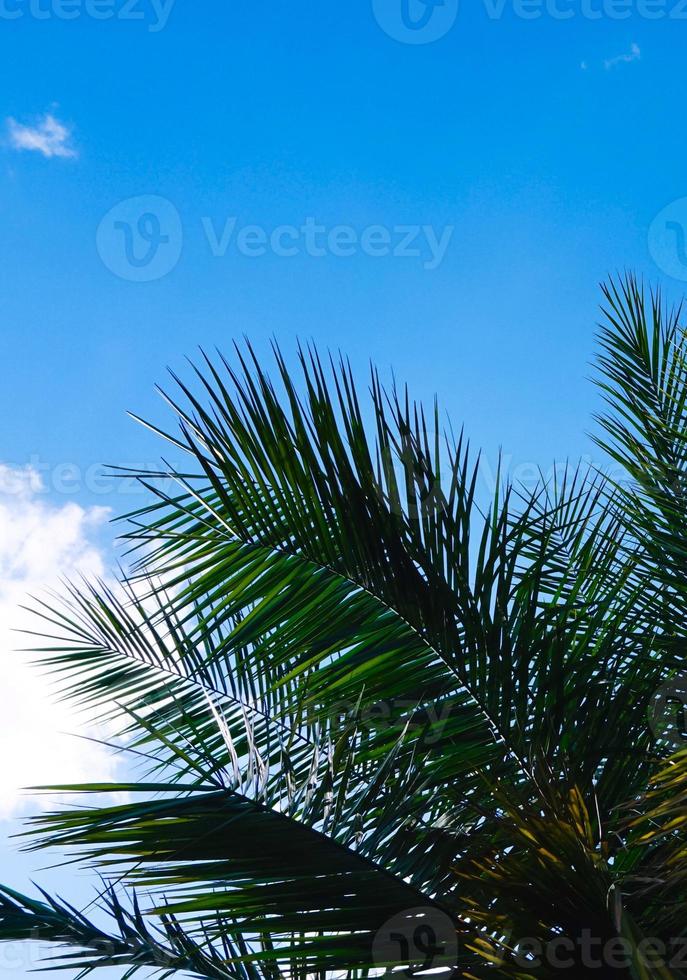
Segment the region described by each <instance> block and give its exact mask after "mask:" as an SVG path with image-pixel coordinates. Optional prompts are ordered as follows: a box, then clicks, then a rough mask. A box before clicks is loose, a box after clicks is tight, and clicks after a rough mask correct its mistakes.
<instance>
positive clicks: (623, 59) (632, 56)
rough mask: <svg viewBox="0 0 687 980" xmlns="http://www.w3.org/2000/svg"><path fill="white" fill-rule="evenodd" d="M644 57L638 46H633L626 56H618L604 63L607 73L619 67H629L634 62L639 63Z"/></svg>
mask: <svg viewBox="0 0 687 980" xmlns="http://www.w3.org/2000/svg"><path fill="white" fill-rule="evenodd" d="M641 57H642V52H641V50H640V48H639V45H638V44H632V45H631V47H630V50H629V51H627V52H626V53H625V54H619V55H616V57H615V58H607V59H606V61H604V68H605V69H606V71H610V69H611V68H617V67H618V65H629V64H630V63H631V62H633V61H639V60H640V59H641Z"/></svg>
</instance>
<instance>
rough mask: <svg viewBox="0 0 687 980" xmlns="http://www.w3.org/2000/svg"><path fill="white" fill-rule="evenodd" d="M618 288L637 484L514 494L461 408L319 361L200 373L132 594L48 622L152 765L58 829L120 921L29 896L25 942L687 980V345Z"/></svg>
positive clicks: (624, 451) (358, 969)
mask: <svg viewBox="0 0 687 980" xmlns="http://www.w3.org/2000/svg"><path fill="white" fill-rule="evenodd" d="M604 297H605V298H604V317H605V320H604V325H603V326H602V328H601V332H600V338H599V342H600V356H599V361H598V365H599V369H600V373H599V378H598V383H599V384H600V386H601V389H602V391H603V393H604V395H605V398H606V401H607V404H608V408H607V412H606V413H605V414H604V415H603V416H602V417H601V418H600V419H599V425H600V430H599V431H600V433H601V434H600V435H599V436H598V441H599V442H600V444H601V445H603V446H604V447H605V448H606V449H607V450H608V452H609V453H610V454H611V456H612V457H613V458H614V459H615V460H616V461H617V462H619V463H621V464H622V466H623V467H624V469H625V471H626V473H627V474H628V479H627V480H623V481H617V482H613V481H611V480H610V479H609V478H608V477H605V476H603V475H602V474H600V473H597V472H585V471H583V470H582V468H578V469H568V470H566V471H564V472H559V473H557V475H556V477H555V478H554V479H553V480H552V481H549V482H542V483H541V485H539V486H538V487H536V488H535V489H534V490H531V489H530V490H527V489H526V488H524V487H518V486H513V485H509V484H507V483H506V482H505V480H503V479H501V478H500V477H499V480H498V481H497V482H498V483H499V486H498V488H497V489H496V491H495V493H494V495H493V498H491V499H490V500H489V501H485V500H484V499H483V494H482V491H481V489H480V487H481V483H480V463H479V458H473V456H472V454H471V452H470V448H469V446H468V444H467V442H466V440H465V438H464V437H463V435H462V434H461V435H460V436H459V437H458V438H457V439H454V438H453V437H452V436H451V435H450V433H449V434H446V433H444V430H443V426H442V423H441V422H440V417H439V412H438V410H437V408H436V406H435V407H434V409H433V411H432V412H431V413H428V414H425V412H424V411H423V410H422V409H421V408H420V407H418V406H416V405H414V404H413V403H412V402H411V401H410V399H409V397H408V395H407V393H406V392H399V391H398V390H397V389H395V388H394V389H392V390H391V391H385V390H384V389H383V388H382V386H381V384H380V382H379V379H378V376H377V374H376V373H374V372H373V373H372V376H371V385H370V399H369V401H368V402H367V403H366V404H365V407H363V405H362V404H361V401H360V400H359V395H358V392H357V390H356V388H355V386H354V382H353V378H352V376H351V371H350V369H349V367H348V366H347V364H346V363H344V362H336V363H335V362H333V361H329V362H328V363H327V364H326V365H325V364H324V363H322V361H321V360H320V359H319V357H318V355H317V353H316V352H315V351H314V350H312V349H304V350H301V351H300V353H299V372H298V375H297V376H295V375H294V374H292V373H291V372H290V371H289V370H288V368H287V365H286V363H285V362H284V360H283V358H282V355H281V354H280V352H279V351H278V350H275V353H274V357H275V362H276V380H275V381H272V380H270V378H269V377H268V375H267V373H266V372H265V370H264V369H263V367H262V366H261V365H260V364H259V363H258V361H257V360H256V358H255V356H254V354H253V352H252V351H251V349H250V347H246V348H237V352H236V361H235V364H236V366H235V367H232V366H231V365H230V364H229V363H228V362H227V361H225V360H224V359H223V358H218V361H217V363H215V362H214V361H213V360H211V359H209V358H204V360H203V364H202V368H201V369H197V370H196V375H195V382H194V386H191V385H187V384H186V383H184V382H182V381H181V380H179V379H178V378H174V382H175V385H176V389H177V394H176V395H175V396H174V397H173V398H168V401H169V404H170V406H171V408H172V410H173V412H174V414H175V416H176V419H177V421H178V428H177V429H176V430H175V432H174V434H171V435H169V434H165V433H160V434H161V435H164V436H165V438H166V439H168V440H169V441H170V442H171V443H172V445H173V446H174V448H175V451H180V452H183V453H184V454H186V457H187V458H188V460H189V463H188V466H185V467H184V471H183V472H182V471H179V470H175V471H172V470H170V469H168V468H162V469H161V471H160V472H159V473H140V474H138V478H139V479H140V481H141V482H142V484H143V485H144V486H145V487H146V488H147V489H148V491H149V493H150V498H149V500H150V502H149V504H148V505H147V506H146V507H145V508H144V509H143V510H141V511H139V512H137V513H136V514H133V515H130V524H129V526H128V530H127V532H126V534H125V538H126V540H128V542H129V544H130V546H131V549H132V551H133V556H132V558H131V570H130V572H129V573H128V574H127V575H126V576H122V579H121V582H120V583H119V584H118V585H117V586H114V585H111V584H107V583H103V582H95V583H90V584H86V585H71V586H70V587H69V588H68V590H67V594H66V595H65V596H64V598H63V600H60V601H57V600H55V601H51V602H50V603H48V604H41V605H40V608H39V612H40V614H41V615H42V617H43V622H42V624H41V626H40V634H41V635H42V636H44V637H45V639H44V640H42V641H41V647H40V649H41V650H42V656H41V660H42V662H43V663H44V664H46V665H47V666H48V667H49V668H50V669H51V670H53V671H54V672H55V675H56V676H57V678H58V679H59V681H60V684H61V689H62V694H63V696H64V697H65V698H69V699H71V700H72V701H74V702H76V703H77V704H79V705H81V706H83V707H85V708H87V709H89V710H90V711H92V712H93V714H94V715H95V716H96V717H98V718H100V719H103V718H104V719H107V721H108V723H109V724H111V725H116V726H118V727H117V731H118V733H119V736H120V742H121V744H122V745H123V746H124V747H125V749H126V751H127V752H128V753H129V755H130V757H131V759H132V760H133V762H135V763H136V764H137V765H138V766H140V772H138V770H136V771H137V774H138V777H139V778H137V779H134V778H133V777H132V778H131V780H130V781H129V782H125V783H122V784H118V785H116V786H113V785H99V784H92V785H84V786H72V787H69V788H68V791H69V792H70V793H73V794H74V795H75V798H76V799H77V800H79V799H81V800H82V801H83V802H82V803H81V804H80V805H77V804H76V803H75V804H74V805H73V806H72V807H70V808H68V809H59V810H56V811H55V812H49V813H47V814H43V815H41V816H38V817H36V818H34V819H33V821H32V822H31V824H30V827H29V830H28V837H27V840H28V845H27V846H28V847H30V848H36V849H39V848H45V847H59V848H62V849H63V850H65V851H67V852H71V853H72V856H73V857H74V858H75V859H79V860H82V861H84V862H86V863H87V864H88V865H89V866H92V865H93V864H95V865H96V866H98V867H99V869H100V873H101V875H102V876H103V880H104V885H103V889H102V891H101V892H100V893H99V894H98V895H97V902H96V905H97V906H98V908H99V911H98V912H97V913H96V915H95V919H93V918H89V917H87V916H86V914H84V913H82V912H79V911H78V910H77V909H75V908H73V907H72V906H70V905H68V904H67V903H66V902H64V901H62V900H59V899H57V898H53V897H51V896H49V895H47V894H45V893H43V894H42V895H41V897H40V898H30V897H27V896H25V895H22V894H19V893H17V892H15V891H12V890H10V889H9V888H3V889H2V890H0V939H4V940H18V939H27V940H29V939H40V940H41V941H43V942H48V943H52V944H54V945H55V946H56V947H57V948H58V954H59V960H58V962H60V963H61V964H63V965H66V966H70V967H78V968H80V969H81V970H82V971H83V972H88V971H90V970H91V969H93V968H95V967H98V966H113V965H114V966H119V967H121V968H122V970H123V971H125V974H126V976H129V975H130V974H132V973H133V972H135V971H136V970H137V969H139V968H146V969H148V968H154V969H157V970H159V971H161V972H162V973H163V974H164V975H167V974H170V973H172V972H174V971H177V970H180V971H184V972H187V973H192V974H194V975H197V976H201V977H217V978H232V980H277V978H281V977H286V976H289V977H291V976H293V977H298V978H305V977H313V976H317V977H325V976H350V977H356V976H365V975H368V974H371V975H379V974H380V973H381V972H384V971H389V972H390V971H391V970H393V969H394V968H396V969H400V970H401V972H402V973H403V974H404V975H408V974H409V973H410V972H413V973H415V972H423V971H425V972H426V971H428V970H432V971H434V972H439V971H441V972H443V974H444V975H446V973H449V974H450V975H451V976H454V977H457V976H461V977H494V976H504V977H519V978H525V977H553V976H559V975H560V973H561V970H565V969H566V967H567V974H566V975H567V976H571V977H575V978H578V977H587V976H590V977H591V976H594V977H597V978H598V977H607V976H613V977H637V978H646V977H661V978H666V977H683V976H687V955H685V953H684V950H683V949H682V945H681V943H680V941H679V940H680V939H683V938H684V937H686V936H687V915H686V914H685V909H686V908H687V906H686V905H685V903H686V902H687V884H686V882H687V845H686V842H685V836H684V827H685V823H686V822H687V805H686V804H685V800H686V799H687V796H686V795H685V794H686V793H687V753H684V752H678V753H677V754H674V749H675V740H676V738H678V737H679V734H678V733H677V732H676V730H675V729H676V726H675V725H674V724H673V725H672V726H671V725H666V724H664V723H663V722H664V721H665V717H664V716H661V718H663V722H661V720H660V718H659V721H658V722H657V721H656V718H657V713H656V710H655V708H656V703H657V702H656V698H657V692H659V700H660V699H661V697H662V699H663V700H662V701H661V704H663V705H664V706H665V705H666V704H667V705H668V708H669V709H670V711H671V712H673V715H668V716H667V717H669V718H670V717H672V716H674V720H675V719H676V718H677V714H676V713H675V712H674V710H673V709H674V708H675V707H679V704H678V705H673V707H671V705H672V704H673V700H676V701H678V702H679V697H677V698H674V699H671V697H670V696H669V694H668V695H666V694H665V692H666V691H668V692H669V693H670V691H673V687H671V685H673V686H674V685H675V684H677V685H679V683H680V681H681V676H682V675H681V673H680V672H681V669H682V664H683V662H684V656H683V647H682V643H683V638H684V635H685V630H686V627H687V617H686V616H685V610H686V609H687V602H686V600H687V595H686V593H687V575H686V574H685V572H686V570H687V527H686V526H685V525H686V523H687V510H686V509H685V506H684V498H685V483H684V477H685V473H687V340H686V339H685V335H684V333H683V331H682V329H681V327H680V325H679V317H680V312H679V309H669V308H668V306H667V305H666V304H665V303H664V302H663V301H662V299H661V297H660V295H651V296H648V295H646V294H645V292H644V290H643V288H642V287H641V285H639V284H638V283H637V282H636V281H635V280H634V279H633V278H631V277H628V278H627V279H625V280H622V281H618V282H611V283H609V285H608V286H606V287H605V289H604ZM196 389H198V392H199V393H196ZM170 476H171V477H172V478H173V481H174V483H173V486H174V490H173V491H169V478H170ZM33 642H34V643H35V642H36V641H33ZM666 684H667V685H668V687H667V688H666V686H665V685H666ZM661 692H663V694H661ZM652 709H653V719H654V724H653V725H651V724H649V715H650V714H651V712H652ZM659 715H660V712H659ZM132 771H134V769H133V765H132ZM45 789H47V788H45ZM52 789H57V787H53V788H52ZM59 789H60V792H65V788H63V787H61V788H59ZM113 794H126V795H125V796H124V800H123V801H122V799H121V797H120V798H116V797H115V799H114V801H113ZM95 920H97V921H95ZM661 942H663V943H664V944H665V948H664V950H663V952H661V946H660V944H661ZM652 943H653V945H652Z"/></svg>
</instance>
